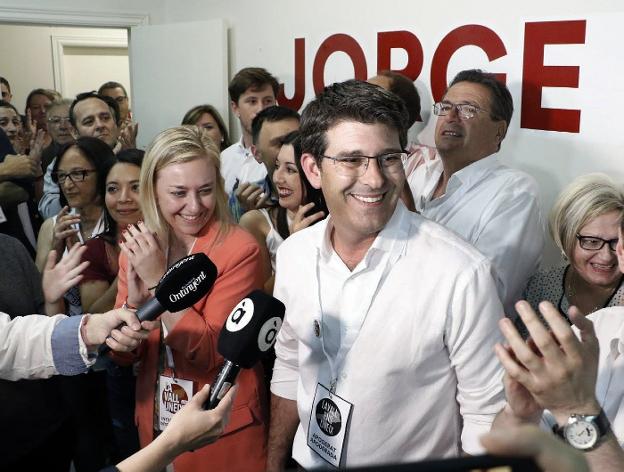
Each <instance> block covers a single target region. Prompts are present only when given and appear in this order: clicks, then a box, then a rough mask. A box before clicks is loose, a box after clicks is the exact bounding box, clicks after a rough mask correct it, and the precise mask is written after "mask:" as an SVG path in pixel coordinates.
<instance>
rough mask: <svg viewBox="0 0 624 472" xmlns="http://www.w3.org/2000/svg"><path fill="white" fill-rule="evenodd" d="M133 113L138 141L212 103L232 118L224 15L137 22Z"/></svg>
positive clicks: (144, 142)
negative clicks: (220, 17)
mask: <svg viewBox="0 0 624 472" xmlns="http://www.w3.org/2000/svg"><path fill="white" fill-rule="evenodd" d="M129 43H130V78H131V83H132V114H133V117H134V119H135V120H136V121H137V122H138V123H139V136H138V142H137V145H138V146H139V147H140V148H144V147H145V146H147V145H148V144H149V143H150V142H151V140H152V139H153V138H154V136H156V134H158V133H159V132H160V131H162V130H164V129H166V128H170V127H172V126H176V125H179V124H180V123H181V122H182V117H183V116H184V113H186V111H188V110H189V109H190V108H192V107H193V106H195V105H201V104H204V103H209V104H211V105H213V106H215V107H216V108H217V110H219V113H221V115H222V116H223V118H224V120H225V122H226V123H227V122H228V119H227V116H228V92H227V84H228V51H227V30H226V28H225V23H224V22H223V20H211V21H198V22H192V23H172V24H166V25H151V26H136V27H134V28H131V30H130V41H129Z"/></svg>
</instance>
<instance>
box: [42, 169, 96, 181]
mask: <svg viewBox="0 0 624 472" xmlns="http://www.w3.org/2000/svg"><path fill="white" fill-rule="evenodd" d="M92 172H96V171H95V170H94V169H76V170H72V171H70V172H52V182H54V183H56V184H59V185H63V184H64V183H65V181H66V180H67V178H68V177H69V180H71V181H72V182H73V183H76V182H83V181H84V179H86V178H87V175H89V174H91V173H92Z"/></svg>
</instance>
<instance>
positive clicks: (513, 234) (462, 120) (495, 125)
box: [408, 70, 544, 316]
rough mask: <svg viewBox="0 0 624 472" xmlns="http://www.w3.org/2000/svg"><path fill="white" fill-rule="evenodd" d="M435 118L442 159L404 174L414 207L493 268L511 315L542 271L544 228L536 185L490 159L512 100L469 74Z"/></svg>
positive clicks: (500, 87) (494, 83)
mask: <svg viewBox="0 0 624 472" xmlns="http://www.w3.org/2000/svg"><path fill="white" fill-rule="evenodd" d="M434 113H435V114H436V115H438V121H437V123H436V130H435V142H436V147H437V150H438V154H439V155H440V158H441V159H435V160H429V161H426V162H425V164H424V165H421V166H419V167H417V168H416V169H415V170H414V172H413V173H412V174H411V175H409V177H408V181H409V185H410V188H411V190H412V193H413V196H414V201H415V204H416V209H417V210H418V211H419V212H420V213H421V214H423V215H424V216H426V217H427V218H430V219H432V220H434V221H437V222H438V223H440V224H442V225H444V226H446V227H447V228H449V229H451V230H453V231H454V232H455V233H457V234H459V235H460V236H461V237H463V238H464V239H465V240H466V241H468V242H470V243H472V244H473V245H474V246H475V247H476V248H477V249H478V250H479V251H481V252H482V253H483V254H484V255H485V256H486V257H487V258H488V259H489V260H490V261H491V262H492V266H493V267H494V275H495V279H496V285H497V287H498V293H499V295H500V298H501V300H502V302H503V305H504V307H505V310H506V313H507V315H508V316H513V314H514V311H513V304H514V303H515V302H516V301H517V300H519V299H520V298H521V297H522V292H523V291H524V289H525V286H526V283H527V281H528V279H529V277H530V276H531V275H532V274H533V273H534V272H535V270H536V269H537V268H538V266H539V262H540V258H541V254H542V250H543V247H544V229H543V220H542V216H541V210H540V206H539V202H538V190H537V184H536V182H535V180H534V179H533V178H532V177H530V176H529V175H527V174H525V173H524V172H521V171H518V170H515V169H511V168H509V167H507V166H505V165H503V164H501V163H500V162H499V160H498V158H497V157H496V156H495V154H496V153H497V152H498V151H499V150H500V147H501V143H502V141H503V139H504V138H505V135H506V134H507V129H508V127H509V122H510V121H511V116H512V114H513V101H512V98H511V94H510V93H509V90H508V89H507V87H506V86H505V85H504V84H503V83H501V82H499V81H498V80H497V79H496V78H495V76H494V75H492V74H488V73H484V72H482V71H480V70H466V71H462V72H460V73H459V74H458V75H457V76H456V77H455V78H454V79H453V81H452V82H451V85H450V86H449V88H448V90H447V91H446V94H445V95H444V98H443V99H442V101H441V102H439V103H436V104H435V105H434Z"/></svg>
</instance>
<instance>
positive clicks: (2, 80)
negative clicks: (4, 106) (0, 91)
mask: <svg viewBox="0 0 624 472" xmlns="http://www.w3.org/2000/svg"><path fill="white" fill-rule="evenodd" d="M0 84H4V85H6V88H8V89H9V93H10V92H11V84H10V83H9V81H8V80H7V79H5V78H4V77H0Z"/></svg>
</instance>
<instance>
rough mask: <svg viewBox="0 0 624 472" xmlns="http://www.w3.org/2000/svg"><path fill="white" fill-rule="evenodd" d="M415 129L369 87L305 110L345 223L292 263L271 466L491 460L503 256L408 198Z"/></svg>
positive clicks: (322, 181) (311, 152)
mask: <svg viewBox="0 0 624 472" xmlns="http://www.w3.org/2000/svg"><path fill="white" fill-rule="evenodd" d="M406 122H407V112H406V109H405V105H404V104H403V102H402V101H401V100H400V99H399V98H398V97H397V96H395V95H393V94H391V93H389V92H387V91H385V90H382V89H381V88H379V87H376V86H374V85H371V84H367V83H365V82H359V81H355V80H351V81H347V82H344V83H340V84H334V85H332V86H329V87H327V88H326V89H325V91H324V92H323V93H321V94H320V95H319V96H318V97H317V98H316V99H315V100H313V101H312V102H311V103H310V104H309V105H308V106H307V107H306V109H305V110H304V112H303V115H302V121H301V128H300V129H301V135H302V148H303V156H302V166H303V169H304V171H305V173H306V176H307V177H308V180H309V181H310V182H311V183H312V185H313V186H315V187H316V188H321V189H322V191H323V195H324V197H325V200H326V202H327V206H328V208H329V212H330V217H329V218H328V219H327V220H325V221H323V222H320V223H318V224H316V225H314V226H313V227H310V228H307V229H305V230H302V231H299V232H297V233H295V234H294V235H292V236H291V237H290V238H288V239H287V240H286V241H285V242H284V243H283V244H282V246H280V249H279V251H278V254H277V268H276V283H275V290H274V293H275V296H276V297H277V298H279V299H280V300H282V301H283V302H284V304H285V305H286V317H285V320H284V324H283V327H282V329H281V331H280V333H279V335H278V340H277V345H276V354H277V360H276V363H275V368H274V374H273V379H272V384H271V391H272V405H271V429H270V433H269V452H268V459H267V469H268V470H269V471H278V470H282V469H283V466H284V462H285V460H286V455H287V452H288V450H289V448H290V446H291V445H292V447H293V457H294V459H295V460H296V461H297V462H298V463H299V464H301V465H302V466H303V467H304V468H306V469H308V468H309V469H312V468H316V467H321V466H325V465H326V463H330V464H332V465H334V466H358V465H369V464H379V463H390V462H406V461H412V460H418V459H423V458H427V457H448V456H453V455H458V454H460V453H461V451H462V450H464V451H466V452H468V453H476V452H478V451H479V450H480V447H479V443H478V436H479V435H480V434H482V433H485V432H487V431H488V430H489V428H490V424H491V422H492V421H493V419H494V415H495V413H496V412H497V411H498V410H499V409H500V408H502V405H503V403H504V399H503V389H502V384H501V378H502V369H501V367H500V365H498V363H497V362H496V360H495V359H494V356H492V347H493V345H494V343H495V342H496V339H500V335H499V334H498V333H497V329H496V322H497V320H498V319H499V318H500V317H501V316H502V306H501V304H500V301H499V300H498V296H497V294H496V287H495V284H494V281H493V279H492V277H491V274H490V270H491V268H490V263H489V261H488V260H487V259H486V258H485V257H483V256H482V255H481V254H480V253H479V252H478V251H476V250H475V249H474V248H473V247H472V246H470V245H469V244H467V243H466V242H465V241H463V240H461V239H460V238H459V237H457V236H455V235H454V234H452V233H451V232H450V231H448V230H446V229H444V228H443V227H441V226H440V225H438V224H436V223H434V222H431V221H429V220H427V219H425V218H423V217H422V216H420V215H417V214H415V213H412V212H409V211H408V210H407V209H406V208H405V206H404V205H403V203H402V202H400V201H399V195H400V193H401V190H402V188H403V185H404V183H405V173H404V170H403V161H404V159H405V157H406V153H405V152H404V151H403V149H404V148H405V143H406V140H407V136H406ZM293 438H294V443H293Z"/></svg>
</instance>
